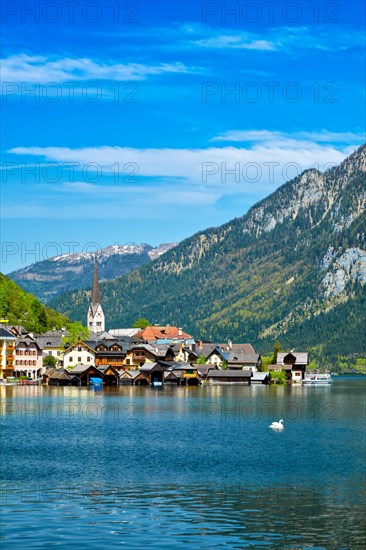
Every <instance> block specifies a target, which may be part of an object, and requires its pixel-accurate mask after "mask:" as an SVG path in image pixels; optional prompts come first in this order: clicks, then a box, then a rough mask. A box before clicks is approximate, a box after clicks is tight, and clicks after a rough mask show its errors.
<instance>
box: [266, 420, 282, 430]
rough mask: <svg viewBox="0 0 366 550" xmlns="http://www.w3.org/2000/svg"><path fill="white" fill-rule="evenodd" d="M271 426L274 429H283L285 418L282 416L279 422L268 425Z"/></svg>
mask: <svg viewBox="0 0 366 550" xmlns="http://www.w3.org/2000/svg"><path fill="white" fill-rule="evenodd" d="M268 427H269V428H272V430H283V428H284V425H283V420H282V418H281V420H280V421H279V422H272V424H271V425H270V426H268Z"/></svg>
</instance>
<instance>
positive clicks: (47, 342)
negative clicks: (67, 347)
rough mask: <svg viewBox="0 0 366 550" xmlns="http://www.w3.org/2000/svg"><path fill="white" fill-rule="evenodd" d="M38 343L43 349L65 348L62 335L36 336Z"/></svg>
mask: <svg viewBox="0 0 366 550" xmlns="http://www.w3.org/2000/svg"><path fill="white" fill-rule="evenodd" d="M35 340H36V342H37V343H38V345H39V346H40V347H41V348H47V347H49V348H63V347H64V342H63V340H62V334H56V335H44V334H42V336H36V337H35Z"/></svg>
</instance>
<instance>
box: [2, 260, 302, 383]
mask: <svg viewBox="0 0 366 550" xmlns="http://www.w3.org/2000/svg"><path fill="white" fill-rule="evenodd" d="M87 327H88V330H89V336H88V338H87V339H85V340H79V341H77V342H75V343H72V344H71V343H70V342H69V341H68V337H69V334H68V331H67V330H66V329H64V328H63V329H61V330H56V329H54V330H51V331H48V332H46V333H44V334H34V333H29V332H28V331H27V330H26V329H25V328H24V327H22V326H20V325H8V324H6V323H5V322H3V323H1V324H0V353H1V364H0V382H1V383H2V384H35V383H37V384H45V385H49V386H94V387H103V386H122V385H134V386H142V385H145V386H164V385H177V386H182V385H186V386H198V385H201V384H210V385H218V384H220V385H221V384H241V385H251V384H269V383H270V382H271V381H272V378H273V379H275V376H274V373H279V372H282V373H284V379H285V382H286V383H287V384H292V383H295V384H296V383H302V381H303V380H304V378H305V374H306V368H307V366H308V364H309V358H308V353H306V352H294V351H292V352H279V353H278V354H277V361H276V364H272V365H268V366H267V367H266V370H265V372H263V370H264V369H263V370H262V359H261V356H260V354H258V353H256V351H255V350H254V348H253V346H252V345H251V344H250V343H233V342H232V341H231V340H228V341H227V342H225V343H219V342H204V341H201V340H196V339H195V338H194V337H193V336H192V335H190V334H188V333H187V332H185V331H184V330H183V329H182V328H180V327H176V326H171V325H166V326H158V325H148V326H146V327H145V328H115V329H109V330H108V331H106V330H105V316H104V312H103V308H102V304H101V296H100V288H99V277H98V263H97V258H95V262H94V274H93V284H92V292H91V301H90V304H89V308H88V312H87ZM49 357H51V358H52V359H48V358H49Z"/></svg>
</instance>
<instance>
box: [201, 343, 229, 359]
mask: <svg viewBox="0 0 366 550" xmlns="http://www.w3.org/2000/svg"><path fill="white" fill-rule="evenodd" d="M214 353H216V354H217V355H219V356H220V357H221V358H222V359H223V360H224V361H227V360H228V358H229V354H228V353H227V352H224V351H222V349H221V348H220V347H219V346H216V347H215V348H214V349H213V350H212V351H211V353H209V354H208V355H207V356H206V357H207V359H208V358H209V357H210V356H211V355H213V354H214Z"/></svg>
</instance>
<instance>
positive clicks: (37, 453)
mask: <svg viewBox="0 0 366 550" xmlns="http://www.w3.org/2000/svg"><path fill="white" fill-rule="evenodd" d="M365 382H366V380H365V378H362V377H348V378H347V377H340V376H339V377H337V378H336V379H335V382H334V384H333V385H332V386H328V387H302V386H298V387H297V386H292V387H287V386H286V387H284V386H278V387H276V386H271V387H268V386H251V387H247V386H231V387H229V386H201V387H167V386H166V387H164V388H149V387H148V388H145V387H120V388H105V389H103V390H99V391H97V390H92V389H87V388H76V387H65V388H62V387H60V388H58V387H46V386H24V387H21V386H7V387H5V386H2V387H0V396H1V419H0V420H1V437H2V446H1V449H2V451H1V476H2V485H1V504H2V515H1V546H2V548H4V549H9V548H26V549H31V548H52V547H57V548H79V549H81V548H82V549H89V548H103V549H109V548H143V547H144V546H146V547H150V548H162V549H164V548H167V549H168V548H169V549H176V548H177V549H178V548H183V547H184V548H189V549H190V548H192V549H199V548H207V549H215V548H263V549H272V548H276V549H278V548H291V549H303V548H315V549H333V548H339V549H352V550H353V549H357V548H365V546H366V535H365V521H364V514H365V494H366V492H365V451H366V444H365V416H366V415H365V412H366V401H365V394H366V392H365V389H366V385H365ZM280 418H283V419H284V425H285V429H284V430H283V432H273V431H272V430H270V429H269V428H268V425H269V424H270V423H271V422H272V421H273V420H279V419H280Z"/></svg>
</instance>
